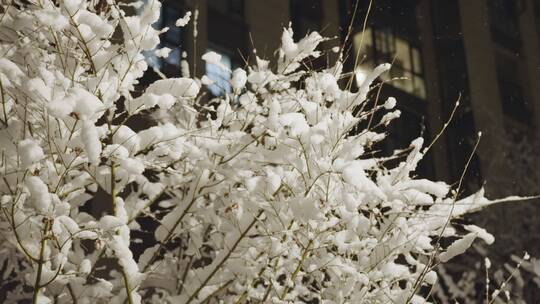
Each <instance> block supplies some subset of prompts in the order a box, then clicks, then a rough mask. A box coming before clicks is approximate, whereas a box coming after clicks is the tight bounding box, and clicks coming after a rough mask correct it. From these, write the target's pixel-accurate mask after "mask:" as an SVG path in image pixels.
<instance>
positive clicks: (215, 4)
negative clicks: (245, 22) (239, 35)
mask: <svg viewBox="0 0 540 304" xmlns="http://www.w3.org/2000/svg"><path fill="white" fill-rule="evenodd" d="M208 7H209V8H210V9H212V10H214V11H216V12H219V13H221V14H222V15H225V16H236V17H244V1H243V0H211V1H208Z"/></svg>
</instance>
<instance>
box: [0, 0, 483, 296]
mask: <svg viewBox="0 0 540 304" xmlns="http://www.w3.org/2000/svg"><path fill="white" fill-rule="evenodd" d="M125 5H126V4H122V3H116V2H114V1H82V0H60V1H50V0H41V1H37V0H31V1H4V2H3V4H2V10H3V12H2V14H1V18H0V23H1V25H0V37H1V40H0V52H1V54H2V56H1V59H0V84H1V86H0V89H1V91H0V95H1V96H0V97H1V99H0V101H1V107H0V155H1V159H0V162H1V163H0V170H1V174H2V178H1V182H0V194H1V208H2V210H1V211H2V212H1V221H0V229H1V235H2V247H1V248H2V249H1V251H0V253H1V257H2V259H0V261H2V265H1V267H2V271H3V278H4V280H5V282H6V286H7V284H11V285H9V286H16V287H15V290H14V292H11V293H10V294H9V296H8V300H6V301H11V302H17V301H20V300H22V299H32V300H33V303H52V302H54V303H140V302H141V301H143V299H144V302H154V303H206V302H210V303H217V302H223V303H247V302H249V303H253V302H262V303H286V302H293V303H299V302H310V303H388V302H392V303H424V302H425V300H424V296H425V295H426V294H427V293H425V291H426V288H425V287H427V289H429V287H430V286H431V285H433V284H434V283H435V282H436V280H437V275H436V274H435V272H434V271H433V267H434V266H435V265H436V264H437V263H440V262H445V261H448V260H449V259H451V258H452V257H454V256H455V255H458V254H461V253H463V252H464V251H465V249H466V248H467V247H469V246H470V245H471V243H472V242H473V240H474V239H475V238H477V237H480V238H483V239H485V240H486V241H487V242H492V241H493V240H492V237H491V236H490V235H489V234H488V233H487V232H486V231H485V230H483V229H481V228H479V227H477V226H474V225H469V226H459V227H458V226H456V225H454V224H452V223H451V221H450V220H451V219H452V218H454V217H459V216H461V215H463V214H464V213H467V212H469V211H472V210H477V209H478V208H480V207H482V206H485V205H488V204H490V203H491V202H490V201H488V200H487V199H485V198H484V197H483V195H482V192H480V193H477V194H475V195H473V196H470V197H467V198H463V199H460V200H456V198H457V194H456V193H457V192H458V191H459V189H455V190H454V191H450V187H449V186H448V185H446V184H444V183H442V182H434V181H430V180H425V179H415V178H414V177H413V174H414V171H415V168H416V166H417V164H418V162H419V161H421V160H422V157H423V155H424V153H425V152H426V149H425V148H423V140H422V139H421V138H418V139H416V140H414V141H413V142H412V143H411V145H410V147H408V148H407V147H404V150H401V151H396V152H395V153H393V154H392V155H386V156H384V155H381V154H380V153H376V148H374V147H376V146H377V143H380V142H382V141H384V138H385V128H384V127H385V126H386V125H387V124H388V123H390V121H391V120H392V119H393V118H396V117H398V116H399V113H398V112H396V111H392V108H393V107H394V105H395V100H393V99H389V100H387V101H386V102H379V103H378V105H377V103H375V105H374V106H367V105H368V103H369V99H368V96H369V95H370V91H371V90H373V89H374V88H375V89H376V88H377V85H376V84H374V83H373V81H374V80H375V79H376V78H377V77H378V76H379V75H380V74H382V73H385V72H386V71H387V70H388V69H390V68H391V67H390V65H388V64H385V65H381V66H379V67H377V68H376V69H375V70H374V71H373V72H372V73H371V74H370V75H369V76H368V77H367V78H366V79H365V81H364V82H363V83H362V84H360V85H359V88H358V90H357V91H354V92H351V91H350V90H347V89H343V88H342V87H341V86H340V85H339V80H340V79H341V78H342V77H344V75H342V73H341V61H340V60H338V62H337V63H336V65H335V66H332V67H329V68H328V69H326V70H321V71H309V70H306V69H302V67H303V62H304V60H306V59H307V58H308V57H317V56H319V55H320V52H319V51H317V46H318V44H319V43H320V42H321V41H322V40H323V38H322V37H321V36H320V35H318V34H317V33H312V34H310V35H309V36H307V37H306V38H304V39H302V40H301V41H299V42H295V41H293V39H292V31H291V30H290V29H286V30H285V31H284V32H283V37H282V46H281V48H280V49H279V52H278V54H279V58H278V60H277V62H276V63H275V67H274V64H273V63H271V62H269V61H266V60H264V59H261V58H256V63H255V64H254V65H253V66H251V67H249V68H248V69H247V70H243V69H239V70H235V71H234V72H233V77H232V87H233V89H234V90H233V93H231V94H228V95H225V96H223V97H222V98H219V99H218V100H217V106H216V107H211V106H208V105H206V104H202V102H201V98H200V96H201V94H200V91H201V81H199V80H198V79H194V78H187V77H186V78H172V79H162V80H158V81H156V82H154V83H152V84H150V85H149V86H148V88H147V89H146V90H145V91H144V92H142V94H140V92H137V91H136V90H135V85H137V84H138V79H139V78H140V77H141V76H142V75H143V72H144V71H145V70H146V69H147V68H148V67H147V64H146V62H145V58H144V56H143V55H142V53H143V52H147V51H151V50H152V49H154V48H155V47H156V46H157V45H158V43H159V37H158V35H159V33H160V32H158V31H157V30H155V29H154V28H152V27H151V24H153V23H154V22H155V21H156V20H158V18H159V11H160V3H159V2H158V1H155V0H150V1H147V3H146V5H145V6H143V7H141V8H138V9H139V10H140V14H138V15H134V16H130V15H127V14H126V13H125V12H124V10H123V9H124V8H125V7H124V6H125ZM131 10H133V9H131ZM195 15H196V14H195ZM188 19H189V16H187V18H185V20H184V19H182V20H183V21H182V22H178V24H179V25H180V26H182V25H184V24H185V22H184V21H186V22H187V20H188ZM160 53H164V54H165V53H167V52H165V51H161V52H160ZM162 55H163V54H162ZM165 55H166V54H165ZM165 55H163V56H165ZM212 55H213V54H210V55H209V56H206V58H205V59H206V60H213V59H212V58H213V57H215V56H212ZM214 59H215V58H214ZM142 111H144V112H150V111H158V112H159V111H162V112H163V111H166V112H167V113H169V115H167V119H166V120H162V121H160V122H159V123H158V124H157V125H155V126H152V127H149V128H146V129H143V130H140V131H134V130H133V129H132V128H130V127H129V126H128V124H127V123H126V122H128V121H130V119H131V118H132V117H134V116H137V115H140V113H141V112H142ZM376 112H377V113H385V112H387V113H386V114H384V115H382V116H378V115H374V114H375V113H376ZM372 117H374V118H372ZM377 117H380V119H377ZM368 120H369V121H371V120H373V123H371V124H364V125H369V126H370V127H369V129H368V128H367V127H361V126H362V123H364V122H366V121H368ZM377 120H378V121H377ZM353 130H354V132H352V131H353ZM396 160H397V162H396ZM391 163H395V164H397V165H390V164H391ZM104 193H105V194H104ZM90 210H110V211H109V212H108V213H106V214H99V213H98V212H90ZM151 221H154V222H153V223H158V224H159V225H158V226H157V228H156V229H153V228H151V227H150V226H145V225H149V224H148V223H149V222H151ZM152 227H153V226H152ZM135 233H139V234H138V235H141V234H142V235H144V236H143V237H142V247H143V249H144V252H143V253H142V254H140V255H139V254H134V253H136V252H135V251H134V250H133V248H135V247H137V246H138V245H139V248H140V247H141V244H140V242H141V240H139V239H136V238H134V237H133V235H135ZM441 240H446V244H450V245H448V246H442V244H441Z"/></svg>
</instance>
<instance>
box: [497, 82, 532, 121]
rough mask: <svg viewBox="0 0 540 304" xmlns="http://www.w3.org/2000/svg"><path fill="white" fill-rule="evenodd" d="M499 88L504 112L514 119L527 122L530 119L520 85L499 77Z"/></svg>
mask: <svg viewBox="0 0 540 304" xmlns="http://www.w3.org/2000/svg"><path fill="white" fill-rule="evenodd" d="M499 90H500V94H501V99H502V108H503V111H504V114H505V115H507V116H509V117H510V118H512V119H514V120H516V121H520V122H523V123H525V124H529V123H530V121H531V116H530V111H529V110H528V109H527V104H526V101H525V98H524V97H523V91H522V89H521V86H520V85H519V84H518V83H515V82H512V81H509V80H506V79H503V78H500V79H499Z"/></svg>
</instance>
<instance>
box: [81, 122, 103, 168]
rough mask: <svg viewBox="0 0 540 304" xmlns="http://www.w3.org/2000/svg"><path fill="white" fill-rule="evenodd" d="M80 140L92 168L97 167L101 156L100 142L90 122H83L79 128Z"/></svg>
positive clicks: (94, 127)
mask: <svg viewBox="0 0 540 304" xmlns="http://www.w3.org/2000/svg"><path fill="white" fill-rule="evenodd" d="M81 139H82V142H83V144H84V149H85V151H86V155H87V156H88V160H89V161H90V163H91V164H92V165H94V166H97V165H98V164H99V161H100V156H101V141H100V140H99V134H98V131H97V129H96V126H95V125H94V123H92V122H91V121H88V120H85V121H84V122H83V126H82V128H81Z"/></svg>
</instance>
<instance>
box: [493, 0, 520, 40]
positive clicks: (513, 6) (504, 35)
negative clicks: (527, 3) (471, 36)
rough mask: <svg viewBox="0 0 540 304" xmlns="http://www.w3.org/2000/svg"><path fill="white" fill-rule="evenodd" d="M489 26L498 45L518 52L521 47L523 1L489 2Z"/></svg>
mask: <svg viewBox="0 0 540 304" xmlns="http://www.w3.org/2000/svg"><path fill="white" fill-rule="evenodd" d="M487 3H488V14H489V24H490V27H491V33H492V36H493V40H494V41H495V42H497V43H498V44H500V45H502V46H504V47H506V48H510V49H512V50H518V49H519V48H520V46H521V34H520V31H519V14H520V12H521V11H522V9H523V2H522V0H487Z"/></svg>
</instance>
